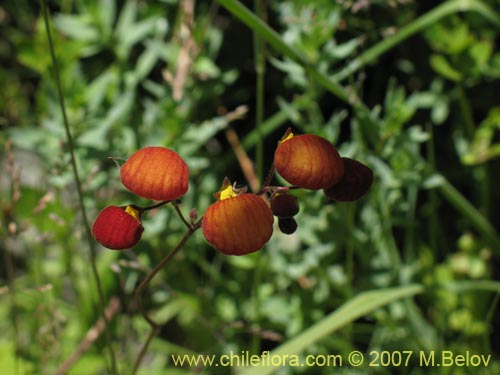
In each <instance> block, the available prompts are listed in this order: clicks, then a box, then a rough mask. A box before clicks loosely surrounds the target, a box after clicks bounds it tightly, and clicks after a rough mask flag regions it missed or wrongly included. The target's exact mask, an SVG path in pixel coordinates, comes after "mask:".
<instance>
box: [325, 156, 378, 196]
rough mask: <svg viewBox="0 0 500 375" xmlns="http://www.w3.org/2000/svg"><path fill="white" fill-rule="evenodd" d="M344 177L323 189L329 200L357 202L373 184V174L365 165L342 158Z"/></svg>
mask: <svg viewBox="0 0 500 375" xmlns="http://www.w3.org/2000/svg"><path fill="white" fill-rule="evenodd" d="M342 161H343V163H344V176H343V177H342V179H341V180H340V181H339V182H338V183H336V184H335V185H333V186H330V187H329V188H327V189H325V190H324V192H325V195H326V197H327V198H329V199H333V200H336V201H338V202H352V201H355V200H358V199H359V198H361V197H362V196H363V195H365V194H366V192H367V191H368V190H369V189H370V186H371V185H372V183H373V172H372V170H371V169H370V168H368V167H367V166H366V165H364V164H362V163H360V162H359V161H357V160H354V159H350V158H342Z"/></svg>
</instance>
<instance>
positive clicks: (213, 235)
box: [202, 180, 274, 255]
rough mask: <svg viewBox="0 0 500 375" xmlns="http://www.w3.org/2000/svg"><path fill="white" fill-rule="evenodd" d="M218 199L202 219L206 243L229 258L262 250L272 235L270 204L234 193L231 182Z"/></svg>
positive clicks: (226, 182)
mask: <svg viewBox="0 0 500 375" xmlns="http://www.w3.org/2000/svg"><path fill="white" fill-rule="evenodd" d="M217 197H218V198H219V200H218V201H217V202H215V203H213V204H212V205H211V206H210V207H208V209H207V211H206V212H205V215H203V221H202V229H203V235H204V236H205V238H206V239H207V241H208V242H210V243H211V244H212V245H213V246H214V247H215V248H216V249H217V250H219V251H220V252H222V253H224V254H226V255H245V254H249V253H253V252H255V251H257V250H260V249H261V248H262V247H263V246H264V244H265V243H266V242H267V241H269V239H270V238H271V235H272V233H273V221H274V220H273V214H272V212H271V209H270V208H269V206H268V205H267V203H266V202H265V201H264V200H263V199H262V198H261V197H259V196H258V195H255V194H247V193H242V192H239V191H237V190H236V191H235V189H234V188H233V187H232V186H231V184H230V183H229V181H228V180H225V183H224V185H223V187H222V189H221V191H220V192H219V193H218V194H217Z"/></svg>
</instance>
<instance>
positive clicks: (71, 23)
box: [54, 14, 99, 43]
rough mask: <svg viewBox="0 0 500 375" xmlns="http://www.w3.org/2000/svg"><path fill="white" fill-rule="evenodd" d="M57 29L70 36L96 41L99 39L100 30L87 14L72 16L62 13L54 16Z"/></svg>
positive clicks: (81, 39)
mask: <svg viewBox="0 0 500 375" xmlns="http://www.w3.org/2000/svg"><path fill="white" fill-rule="evenodd" d="M54 24H55V25H56V27H57V29H59V31H61V32H62V33H64V34H66V35H67V36H69V37H70V38H73V39H76V40H80V41H84V42H92V43H93V42H96V41H97V40H98V39H99V30H97V28H96V27H95V25H93V24H92V20H91V19H90V18H89V17H87V16H85V15H81V16H70V15H66V14H60V15H58V16H57V17H55V18H54Z"/></svg>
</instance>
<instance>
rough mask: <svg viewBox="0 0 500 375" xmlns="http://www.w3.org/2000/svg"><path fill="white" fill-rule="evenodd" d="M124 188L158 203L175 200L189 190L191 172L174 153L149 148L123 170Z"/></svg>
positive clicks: (135, 156)
mask: <svg viewBox="0 0 500 375" xmlns="http://www.w3.org/2000/svg"><path fill="white" fill-rule="evenodd" d="M120 176H121V180H122V183H123V185H125V187H126V188H127V189H129V190H130V191H132V192H133V193H135V194H137V195H139V196H141V197H144V198H148V199H154V200H157V201H169V200H174V199H177V198H179V197H181V196H182V195H184V194H185V193H186V192H187V190H188V178H189V168H188V166H187V164H186V163H185V162H184V160H183V159H182V158H181V157H180V156H179V155H178V154H177V153H176V152H174V151H172V150H170V149H168V148H164V147H145V148H143V149H140V150H139V151H137V152H135V153H134V154H133V155H132V156H131V157H130V158H129V159H128V160H127V161H126V162H125V163H124V164H123V165H122V167H121V169H120Z"/></svg>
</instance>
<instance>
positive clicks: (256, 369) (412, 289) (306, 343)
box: [237, 284, 423, 375]
mask: <svg viewBox="0 0 500 375" xmlns="http://www.w3.org/2000/svg"><path fill="white" fill-rule="evenodd" d="M422 292H423V287H422V286H421V285H415V284H414V285H406V286H401V287H396V288H386V289H382V290H371V291H368V292H363V293H361V294H358V295H357V296H355V297H354V298H352V299H350V300H349V301H347V302H346V303H345V304H343V305H342V306H341V307H339V308H338V309H337V310H335V311H334V312H332V313H331V314H330V315H328V316H327V317H325V318H324V319H322V320H320V321H319V322H318V323H316V324H314V325H313V326H311V327H309V328H308V329H306V330H305V331H303V332H302V333H300V334H299V335H297V336H295V337H294V338H292V339H290V340H288V341H287V342H285V343H284V344H282V345H280V346H279V347H278V348H276V349H274V350H273V351H271V353H269V356H270V357H272V356H281V357H282V358H283V359H284V358H285V357H286V356H288V357H290V356H292V355H298V354H300V353H302V352H303V351H304V350H305V349H307V348H308V347H310V346H311V345H313V344H315V343H316V342H318V341H319V340H321V339H323V338H325V337H327V336H328V335H331V334H332V332H335V331H336V330H338V329H339V328H342V327H344V326H345V325H347V324H349V323H352V322H353V321H355V320H356V319H359V318H361V317H362V316H365V315H367V314H369V313H371V312H373V311H374V310H376V309H377V308H380V307H382V306H385V305H387V304H389V303H391V302H394V301H397V300H399V299H401V298H408V297H413V296H414V295H416V294H419V293H422ZM275 370H277V369H276V368H273V367H267V366H264V365H263V364H260V365H256V366H253V367H250V368H247V369H243V370H240V371H238V372H237V373H238V374H239V375H267V374H272V373H273V372H274V371H275Z"/></svg>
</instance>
